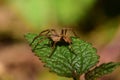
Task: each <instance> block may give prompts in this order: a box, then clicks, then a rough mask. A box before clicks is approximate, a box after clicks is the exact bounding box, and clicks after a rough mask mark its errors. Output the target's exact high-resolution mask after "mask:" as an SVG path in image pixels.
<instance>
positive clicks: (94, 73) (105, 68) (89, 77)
mask: <svg viewBox="0 0 120 80" xmlns="http://www.w3.org/2000/svg"><path fill="white" fill-rule="evenodd" d="M118 66H120V63H114V62H109V63H104V64H101V65H100V66H97V67H95V68H94V69H93V70H91V71H89V72H87V73H86V74H85V79H86V80H96V79H97V78H100V77H102V76H103V75H105V74H109V73H111V72H112V71H113V70H115V69H116V67H118Z"/></svg>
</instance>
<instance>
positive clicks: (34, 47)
mask: <svg viewBox="0 0 120 80" xmlns="http://www.w3.org/2000/svg"><path fill="white" fill-rule="evenodd" d="M45 39H47V37H44V38H43V39H41V40H40V41H38V42H37V44H36V45H35V46H34V48H33V49H32V51H34V50H35V49H36V47H37V46H38V44H39V43H41V42H42V41H44V40H45Z"/></svg>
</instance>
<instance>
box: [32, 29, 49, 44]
mask: <svg viewBox="0 0 120 80" xmlns="http://www.w3.org/2000/svg"><path fill="white" fill-rule="evenodd" d="M45 32H46V34H45V35H44V36H46V35H48V34H49V33H50V30H49V29H47V30H44V31H42V32H41V33H40V34H39V35H38V36H36V37H34V39H33V40H32V42H31V43H30V46H31V45H32V43H34V41H35V40H36V39H37V38H39V37H40V36H43V35H42V34H43V33H45Z"/></svg>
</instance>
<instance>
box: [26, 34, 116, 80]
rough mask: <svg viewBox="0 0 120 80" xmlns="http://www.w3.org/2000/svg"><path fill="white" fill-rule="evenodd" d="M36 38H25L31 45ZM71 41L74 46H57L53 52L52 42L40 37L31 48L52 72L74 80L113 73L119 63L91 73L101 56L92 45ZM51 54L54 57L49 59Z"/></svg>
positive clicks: (81, 41)
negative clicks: (83, 75)
mask: <svg viewBox="0 0 120 80" xmlns="http://www.w3.org/2000/svg"><path fill="white" fill-rule="evenodd" d="M36 36H37V34H32V33H28V34H26V35H25V38H26V39H27V41H28V43H29V44H31V42H32V41H33V39H34V37H36ZM71 40H72V44H70V45H67V46H66V45H64V44H63V45H61V46H60V45H56V47H55V50H54V51H53V48H52V47H51V40H50V39H49V38H46V37H45V36H40V37H39V38H38V39H36V40H35V41H34V42H33V43H32V45H31V47H32V50H33V51H34V53H35V55H36V56H38V57H39V58H40V59H41V60H42V61H43V62H44V63H45V65H44V66H45V67H48V68H49V69H50V71H51V72H55V73H57V74H58V75H60V76H65V77H69V78H73V79H74V80H79V77H80V76H81V75H82V74H84V73H86V75H85V78H86V80H94V79H96V78H98V77H101V76H103V75H104V74H107V73H110V72H112V71H113V69H114V68H115V67H116V66H117V63H107V64H102V65H100V66H99V67H96V68H95V69H93V70H92V71H89V70H90V69H91V68H92V67H93V66H95V65H96V64H97V63H98V59H99V56H98V55H97V54H96V49H95V48H94V47H92V45H91V44H90V43H88V42H86V41H83V40H80V39H79V38H76V37H71ZM35 46H36V47H35ZM52 52H53V53H52ZM51 54H52V56H51V57H49V56H50V55H51ZM89 78H91V79H89Z"/></svg>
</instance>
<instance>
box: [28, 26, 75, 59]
mask: <svg viewBox="0 0 120 80" xmlns="http://www.w3.org/2000/svg"><path fill="white" fill-rule="evenodd" d="M68 30H70V31H71V32H73V34H74V35H75V36H76V34H75V32H74V31H73V30H72V29H71V28H63V29H62V30H61V33H60V34H58V33H57V31H56V30H55V29H47V30H44V31H42V32H41V33H40V34H39V35H38V36H36V37H35V38H34V39H33V41H32V42H31V44H30V45H32V43H33V42H34V41H35V40H36V39H37V38H39V37H41V36H45V38H48V39H50V40H51V42H52V43H51V44H50V45H51V47H52V48H53V51H54V49H55V47H56V46H57V45H59V46H61V45H64V46H66V45H70V44H72V41H71V38H70V36H68V35H67V31H68ZM45 38H44V39H45ZM44 39H42V40H41V41H39V42H38V43H37V45H38V44H39V43H40V42H42V41H43V40H44ZM37 45H35V47H34V49H35V48H36V47H37ZM34 49H33V50H34ZM53 51H52V53H51V54H50V56H49V57H51V56H52V54H53Z"/></svg>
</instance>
